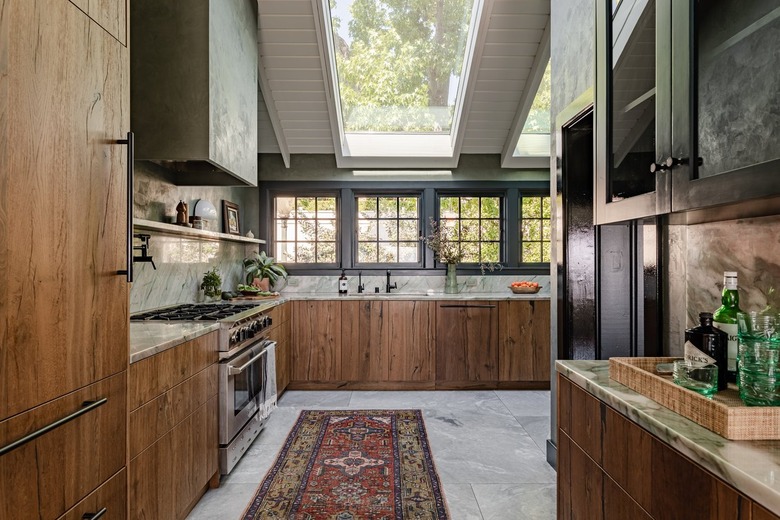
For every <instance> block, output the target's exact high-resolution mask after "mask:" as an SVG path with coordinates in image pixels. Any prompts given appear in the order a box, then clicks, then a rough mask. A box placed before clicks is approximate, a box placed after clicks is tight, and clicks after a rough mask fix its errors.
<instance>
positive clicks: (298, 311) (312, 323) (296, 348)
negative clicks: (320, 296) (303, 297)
mask: <svg viewBox="0 0 780 520" xmlns="http://www.w3.org/2000/svg"><path fill="white" fill-rule="evenodd" d="M341 304H342V302H340V301H336V300H327V301H315V300H307V301H296V302H293V315H294V320H293V345H292V347H293V348H292V371H291V372H292V376H291V386H295V388H303V387H304V386H309V385H310V384H311V383H316V382H329V381H340V380H341V339H342V338H341Z"/></svg>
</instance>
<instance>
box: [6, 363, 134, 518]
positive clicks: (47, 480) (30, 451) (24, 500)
mask: <svg viewBox="0 0 780 520" xmlns="http://www.w3.org/2000/svg"><path fill="white" fill-rule="evenodd" d="M126 389H127V382H126V373H125V372H121V373H119V374H116V375H114V376H112V377H109V378H106V379H103V380H101V381H98V382H97V383H94V384H92V385H89V386H87V387H84V388H82V389H80V390H77V391H75V392H72V393H70V394H68V395H65V396H63V397H60V398H58V399H55V400H53V401H50V402H48V403H46V404H44V405H42V406H38V407H36V408H34V409H32V410H30V411H29V412H25V413H22V414H19V415H16V416H14V417H11V418H9V419H6V420H4V421H2V422H0V446H6V445H7V444H10V443H11V442H13V441H16V440H18V439H21V438H23V437H25V436H26V435H29V434H30V433H32V432H34V431H36V430H38V429H39V428H43V427H45V426H47V425H49V424H51V423H53V422H55V421H58V420H61V419H63V418H65V417H68V416H69V415H71V414H73V413H74V412H77V411H79V410H85V409H89V408H91V407H90V404H91V403H99V402H100V401H101V400H102V399H106V401H105V403H103V404H101V405H98V406H97V407H95V408H93V409H90V410H89V411H87V412H86V413H83V414H82V415H80V416H78V417H77V418H75V419H73V420H71V421H69V422H66V423H64V424H62V425H61V426H59V427H57V428H55V429H53V430H51V431H49V432H48V433H46V434H44V435H42V436H40V437H38V438H36V439H34V440H32V441H30V442H28V443H26V444H23V445H22V446H20V447H18V448H16V449H15V450H13V451H10V452H9V453H7V454H5V455H3V456H2V457H0V518H20V517H25V518H27V517H33V516H34V517H36V518H57V517H59V516H60V515H62V514H63V513H65V512H66V511H67V510H68V509H70V508H71V507H72V506H74V505H75V504H76V503H77V502H79V501H80V500H81V499H82V498H83V497H85V496H86V495H87V494H89V493H90V492H91V491H92V490H94V489H95V488H97V487H99V486H100V485H101V484H102V483H103V482H105V481H106V480H108V479H109V478H111V477H112V476H113V475H115V474H117V473H118V472H120V471H121V470H122V469H123V468H124V466H125V458H126V453H127V452H126V446H127V444H126V441H125V439H126V437H127V417H126V413H127V412H126V409H127V408H126V399H127V392H126ZM101 507H107V505H106V504H103V505H102V506H101Z"/></svg>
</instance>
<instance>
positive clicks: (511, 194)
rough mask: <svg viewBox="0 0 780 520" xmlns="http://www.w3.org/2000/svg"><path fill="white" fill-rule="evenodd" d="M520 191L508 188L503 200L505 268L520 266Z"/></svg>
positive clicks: (502, 223)
mask: <svg viewBox="0 0 780 520" xmlns="http://www.w3.org/2000/svg"><path fill="white" fill-rule="evenodd" d="M520 204H521V201H520V190H518V189H517V188H508V189H507V190H506V199H505V200H504V208H505V210H506V212H505V218H504V219H502V220H503V222H501V225H502V226H506V228H505V232H504V236H505V237H506V239H505V242H504V243H505V244H506V257H505V258H504V261H505V262H506V263H505V264H504V265H505V267H517V266H519V265H520Z"/></svg>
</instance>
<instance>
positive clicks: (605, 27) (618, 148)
mask: <svg viewBox="0 0 780 520" xmlns="http://www.w3.org/2000/svg"><path fill="white" fill-rule="evenodd" d="M600 2H601V3H600V8H599V9H598V12H597V34H598V38H597V47H596V52H597V60H596V117H597V119H596V139H597V150H596V191H595V193H596V195H595V196H596V201H595V204H594V206H595V208H596V215H595V217H596V223H598V224H604V223H609V222H618V221H623V220H630V219H635V218H641V217H647V216H651V215H659V214H665V213H669V212H684V211H689V210H695V209H700V208H706V207H710V206H717V205H723V204H733V203H735V202H741V201H748V200H753V199H759V198H765V197H772V196H777V195H780V160H778V158H780V1H778V0H754V1H751V2H742V1H740V0H708V1H706V2H705V1H702V0H690V1H683V0H674V1H672V0H600ZM691 157H696V158H697V159H696V160H695V161H694V160H691Z"/></svg>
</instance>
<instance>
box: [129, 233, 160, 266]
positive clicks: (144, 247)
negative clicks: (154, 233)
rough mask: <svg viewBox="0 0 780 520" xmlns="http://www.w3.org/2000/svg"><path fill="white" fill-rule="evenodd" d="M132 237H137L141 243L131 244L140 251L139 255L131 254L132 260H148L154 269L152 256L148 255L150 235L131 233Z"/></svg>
mask: <svg viewBox="0 0 780 520" xmlns="http://www.w3.org/2000/svg"><path fill="white" fill-rule="evenodd" d="M133 238H137V239H139V240H140V241H141V245H139V246H135V245H134V246H133V250H136V249H137V250H139V251H141V256H135V255H133V262H150V263H151V264H152V267H153V268H154V270H155V271H156V270H157V266H156V265H154V260H152V257H151V256H150V255H149V239H150V238H151V235H145V234H135V235H133Z"/></svg>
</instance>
